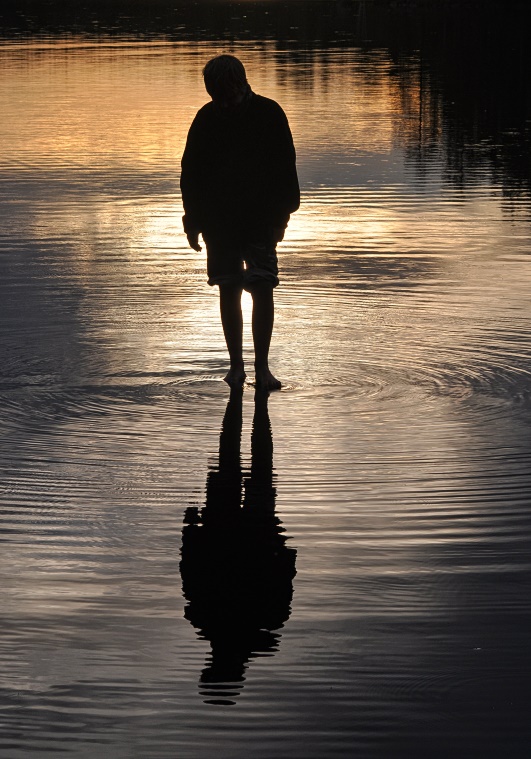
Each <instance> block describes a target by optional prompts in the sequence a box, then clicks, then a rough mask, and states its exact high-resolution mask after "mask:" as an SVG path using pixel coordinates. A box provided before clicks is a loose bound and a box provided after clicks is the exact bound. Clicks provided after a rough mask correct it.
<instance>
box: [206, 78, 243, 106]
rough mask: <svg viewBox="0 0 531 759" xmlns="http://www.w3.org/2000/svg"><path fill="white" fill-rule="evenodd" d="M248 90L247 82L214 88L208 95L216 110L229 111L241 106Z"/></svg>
mask: <svg viewBox="0 0 531 759" xmlns="http://www.w3.org/2000/svg"><path fill="white" fill-rule="evenodd" d="M248 90H249V85H248V84H247V82H243V83H241V84H231V85H226V86H224V87H219V88H216V90H215V91H213V92H209V95H210V97H211V98H212V100H213V102H214V103H215V105H216V106H217V107H218V108H221V109H222V110H223V111H231V110H235V109H236V108H237V107H238V106H239V105H241V104H242V102H243V100H244V98H245V96H246V95H247V92H248Z"/></svg>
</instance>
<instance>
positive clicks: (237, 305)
mask: <svg viewBox="0 0 531 759" xmlns="http://www.w3.org/2000/svg"><path fill="white" fill-rule="evenodd" d="M203 78H204V82H205V87H206V89H207V92H208V94H209V95H210V97H211V98H212V102H210V103H207V104H206V105H204V106H203V107H202V108H201V109H200V110H199V112H198V113H197V115H196V117H195V118H194V120H193V122H192V125H191V127H190V131H189V133H188V139H187V142H186V148H185V151H184V154H183V157H182V172H181V191H182V198H183V205H184V211H185V215H184V216H183V225H184V231H185V233H186V235H187V238H188V243H189V245H190V246H191V247H192V248H193V249H194V250H197V251H199V250H201V246H200V244H199V235H200V234H201V235H202V236H203V240H204V241H205V244H206V249H207V272H208V283H209V284H210V285H219V291H220V309H221V322H222V325H223V332H224V334H225V340H226V342H227V348H228V351H229V356H230V369H229V372H228V373H227V376H226V377H225V381H226V382H228V383H229V385H231V386H234V387H239V386H241V385H243V382H244V380H245V377H246V374H245V369H244V362H243V352H242V332H243V320H242V310H241V295H242V289H245V290H247V291H248V292H250V293H251V295H252V298H253V319H252V330H253V341H254V352H255V374H256V384H257V386H258V387H262V388H266V389H269V390H275V389H278V388H279V387H280V382H279V381H278V380H277V379H276V378H275V377H274V376H273V375H272V374H271V372H270V370H269V363H268V356H269V345H270V342H271V334H272V331H273V322H274V303H273V288H275V287H276V286H277V285H278V263H277V255H276V245H277V243H278V242H280V241H281V240H282V239H283V238H284V231H285V229H286V226H287V224H288V221H289V217H290V214H291V213H293V212H294V211H296V210H297V208H298V207H299V202H300V196H299V184H298V180H297V171H296V167H295V148H294V146H293V139H292V136H291V132H290V128H289V125H288V120H287V118H286V115H285V113H284V111H283V110H282V108H281V107H280V106H279V105H278V103H276V102H275V101H274V100H270V99H268V98H265V97H262V96H261V95H256V94H255V93H254V92H253V91H252V90H251V88H250V86H249V84H248V83H247V76H246V73H245V69H244V67H243V64H242V63H241V61H239V60H238V59H237V58H235V57H234V56H232V55H220V56H217V57H216V58H213V59H212V60H210V61H209V62H208V63H207V64H206V66H205V68H204V70H203Z"/></svg>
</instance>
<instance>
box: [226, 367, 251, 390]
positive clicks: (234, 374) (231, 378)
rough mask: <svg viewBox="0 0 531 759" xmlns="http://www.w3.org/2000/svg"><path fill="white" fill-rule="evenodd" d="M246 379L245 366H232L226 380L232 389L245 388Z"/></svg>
mask: <svg viewBox="0 0 531 759" xmlns="http://www.w3.org/2000/svg"><path fill="white" fill-rule="evenodd" d="M246 377H247V375H246V374H245V369H244V368H243V366H235V367H232V366H231V368H230V369H229V371H228V372H227V375H226V377H224V380H225V382H226V383H227V385H229V386H230V387H243V383H244V382H245V378H246Z"/></svg>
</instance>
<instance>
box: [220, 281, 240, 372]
mask: <svg viewBox="0 0 531 759" xmlns="http://www.w3.org/2000/svg"><path fill="white" fill-rule="evenodd" d="M241 299H242V289H241V287H236V286H234V285H220V288H219V304H220V312H221V323H222V325H223V333H224V335H225V341H226V343H227V348H228V351H229V356H230V369H229V371H228V373H227V375H226V377H225V382H227V383H228V384H229V385H230V386H231V387H238V386H239V387H241V386H242V385H243V383H244V381H245V369H244V366H243V353H242V340H243V318H242V304H241Z"/></svg>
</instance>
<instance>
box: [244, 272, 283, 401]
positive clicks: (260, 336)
mask: <svg viewBox="0 0 531 759" xmlns="http://www.w3.org/2000/svg"><path fill="white" fill-rule="evenodd" d="M251 295H252V297H253V341H254V368H255V372H256V387H258V388H263V389H264V390H279V389H280V387H281V383H280V381H279V380H277V378H276V377H274V376H273V375H272V374H271V371H270V370H269V363H268V361H269V346H270V344H271V335H272V334H273V324H274V321H275V306H274V301H273V288H272V287H271V286H270V285H267V284H265V283H264V284H263V285H257V286H256V287H255V288H253V291H252V293H251Z"/></svg>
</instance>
